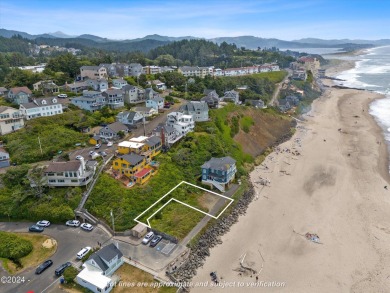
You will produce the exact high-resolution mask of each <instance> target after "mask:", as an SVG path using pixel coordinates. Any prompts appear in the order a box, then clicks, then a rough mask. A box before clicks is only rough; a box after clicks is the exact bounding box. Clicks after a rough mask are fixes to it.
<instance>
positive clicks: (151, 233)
mask: <svg viewBox="0 0 390 293" xmlns="http://www.w3.org/2000/svg"><path fill="white" fill-rule="evenodd" d="M153 236H154V233H153V232H149V233H148V234H146V235H145V237H144V239H142V244H148V243H149V242H150V241H151V240H152V239H153Z"/></svg>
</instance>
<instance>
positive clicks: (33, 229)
mask: <svg viewBox="0 0 390 293" xmlns="http://www.w3.org/2000/svg"><path fill="white" fill-rule="evenodd" d="M43 230H45V229H44V228H43V227H40V226H38V225H32V226H31V227H30V228H28V231H30V232H43Z"/></svg>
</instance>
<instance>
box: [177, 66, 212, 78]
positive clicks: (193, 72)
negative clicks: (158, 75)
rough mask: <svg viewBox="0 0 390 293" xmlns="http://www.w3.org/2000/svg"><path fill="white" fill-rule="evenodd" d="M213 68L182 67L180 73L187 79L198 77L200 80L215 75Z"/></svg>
mask: <svg viewBox="0 0 390 293" xmlns="http://www.w3.org/2000/svg"><path fill="white" fill-rule="evenodd" d="M213 70H214V68H213V67H198V66H181V67H179V69H178V72H179V73H181V74H183V75H184V76H185V77H189V76H197V77H200V78H204V77H206V75H213Z"/></svg>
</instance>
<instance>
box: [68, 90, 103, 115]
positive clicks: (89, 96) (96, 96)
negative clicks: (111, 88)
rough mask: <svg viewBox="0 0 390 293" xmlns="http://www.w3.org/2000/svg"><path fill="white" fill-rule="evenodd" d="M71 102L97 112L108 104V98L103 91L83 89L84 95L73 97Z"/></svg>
mask: <svg viewBox="0 0 390 293" xmlns="http://www.w3.org/2000/svg"><path fill="white" fill-rule="evenodd" d="M71 103H72V104H73V105H75V106H77V107H79V108H81V109H83V110H87V111H90V112H95V111H97V110H100V109H101V108H103V107H104V106H106V103H107V101H106V98H105V97H104V96H102V93H101V92H97V91H83V95H82V96H80V97H75V98H72V99H71Z"/></svg>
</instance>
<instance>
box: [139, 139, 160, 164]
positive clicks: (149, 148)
mask: <svg viewBox="0 0 390 293" xmlns="http://www.w3.org/2000/svg"><path fill="white" fill-rule="evenodd" d="M161 147H162V144H161V138H160V137H159V136H151V137H149V138H148V139H147V140H146V141H145V145H144V146H143V152H142V155H143V156H145V158H146V161H147V162H150V161H151V160H152V159H153V158H154V157H155V156H157V155H158V154H159V153H161Z"/></svg>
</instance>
